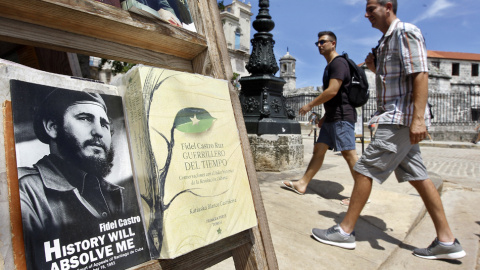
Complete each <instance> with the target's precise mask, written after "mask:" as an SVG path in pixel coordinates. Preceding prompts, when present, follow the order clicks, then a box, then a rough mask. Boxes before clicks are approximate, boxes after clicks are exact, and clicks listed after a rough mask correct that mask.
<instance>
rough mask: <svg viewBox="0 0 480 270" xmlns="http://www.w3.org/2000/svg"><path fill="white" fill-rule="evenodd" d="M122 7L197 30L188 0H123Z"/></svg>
mask: <svg viewBox="0 0 480 270" xmlns="http://www.w3.org/2000/svg"><path fill="white" fill-rule="evenodd" d="M122 8H123V9H125V10H128V11H131V12H134V13H137V14H140V15H142V16H146V17H149V18H154V19H160V20H162V21H164V22H168V23H170V24H172V25H175V26H178V27H182V28H185V29H188V30H190V31H193V32H197V30H196V28H195V24H194V23H193V19H192V16H191V14H190V9H189V7H188V3H187V1H186V0H123V1H122Z"/></svg>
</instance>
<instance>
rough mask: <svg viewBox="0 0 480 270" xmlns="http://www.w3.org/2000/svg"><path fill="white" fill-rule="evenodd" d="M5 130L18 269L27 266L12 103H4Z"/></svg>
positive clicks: (13, 237)
mask: <svg viewBox="0 0 480 270" xmlns="http://www.w3.org/2000/svg"><path fill="white" fill-rule="evenodd" d="M3 132H4V144H5V165H6V168H7V183H8V205H9V210H10V229H11V230H12V249H13V251H12V254H13V262H14V264H15V268H16V269H17V270H23V269H26V268H27V265H26V261H25V248H24V243H23V229H22V228H23V225H22V214H21V211H20V193H19V192H18V171H17V160H16V155H15V139H14V134H13V117H12V103H11V102H10V101H5V102H4V104H3Z"/></svg>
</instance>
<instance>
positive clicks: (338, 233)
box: [312, 0, 466, 259]
mask: <svg viewBox="0 0 480 270" xmlns="http://www.w3.org/2000/svg"><path fill="white" fill-rule="evenodd" d="M396 11H397V0H367V6H366V13H365V17H366V18H367V19H368V20H369V21H370V23H371V24H372V27H374V28H377V29H379V30H380V31H381V32H382V33H383V37H382V38H381V39H380V41H379V43H378V46H377V48H375V49H373V50H372V53H370V54H369V55H368V56H367V58H366V59H365V63H366V64H367V67H368V68H369V69H370V70H371V71H372V72H374V73H375V74H376V79H375V80H376V81H375V83H376V93H377V108H378V110H377V112H376V113H375V115H374V116H373V117H372V120H371V122H370V123H375V124H376V125H378V129H377V132H376V133H375V137H374V138H373V140H372V142H371V143H370V145H369V146H368V148H367V149H366V150H365V152H364V154H363V155H362V157H361V158H360V159H359V160H358V162H357V163H356V164H355V167H354V170H355V174H354V178H355V185H354V188H353V191H352V196H351V200H350V205H349V207H348V211H347V214H346V215H345V217H344V219H343V221H342V222H341V223H340V224H338V225H335V226H333V227H331V228H329V229H327V230H320V229H316V228H314V229H313V230H312V235H313V236H314V238H315V239H317V240H318V241H320V242H322V243H326V244H330V245H334V246H339V247H343V248H347V249H354V248H355V233H354V231H353V229H354V227H355V224H356V222H357V220H358V218H359V216H360V213H361V211H362V209H363V207H364V206H365V203H366V202H367V199H368V197H369V196H370V192H371V190H372V182H373V180H375V181H377V182H378V183H380V184H381V183H383V182H384V181H385V180H386V179H387V178H388V177H389V176H390V175H391V173H392V172H395V176H396V177H397V180H398V182H406V181H408V182H409V183H410V184H411V185H412V186H413V187H415V189H416V190H417V191H418V193H419V194H420V196H421V197H422V199H423V201H424V203H425V207H426V209H427V211H428V213H429V214H430V216H431V217H432V221H433V223H434V225H435V229H436V231H437V238H435V240H434V241H433V242H432V244H431V245H430V246H429V247H427V248H423V249H418V248H417V249H415V250H414V251H413V254H414V255H416V256H418V257H421V258H425V259H459V258H462V257H464V256H465V255H466V253H465V251H464V250H463V249H462V246H461V245H460V243H459V242H458V240H457V239H456V238H455V237H454V236H453V233H452V231H451V230H450V227H449V225H448V222H447V219H446V216H445V211H444V209H443V204H442V201H441V198H440V195H439V193H438V191H437V189H436V188H435V185H434V184H433V182H432V181H431V180H430V179H429V177H428V174H427V169H426V168H425V165H424V164H423V161H422V157H421V153H420V147H419V146H418V143H419V142H420V141H421V140H423V139H424V138H425V137H426V136H427V125H429V124H430V114H429V111H428V108H427V98H428V66H427V49H426V47H425V40H424V38H423V36H422V33H421V32H420V30H419V29H418V28H417V27H416V26H414V25H412V24H409V23H404V22H401V21H400V20H399V19H398V18H397V16H396Z"/></svg>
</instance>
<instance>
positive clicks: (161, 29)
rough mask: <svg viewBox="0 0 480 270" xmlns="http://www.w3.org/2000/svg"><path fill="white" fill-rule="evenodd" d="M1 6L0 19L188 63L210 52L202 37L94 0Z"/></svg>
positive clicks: (33, 0)
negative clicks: (152, 52) (98, 40)
mask: <svg viewBox="0 0 480 270" xmlns="http://www.w3.org/2000/svg"><path fill="white" fill-rule="evenodd" d="M0 6H2V8H1V9H0V17H5V18H9V19H14V20H17V21H22V22H28V23H31V24H36V25H41V26H45V27H48V28H53V29H57V30H64V31H68V32H71V33H76V34H79V35H82V36H88V37H92V38H99V39H102V40H107V41H111V42H114V43H119V44H124V45H129V46H132V47H141V48H143V49H147V50H150V51H154V52H161V53H163V54H168V55H173V56H177V57H180V58H183V59H187V60H192V59H193V58H195V57H196V56H197V55H198V54H200V53H201V52H203V51H204V50H205V49H206V40H205V38H204V37H202V36H201V35H200V34H197V33H194V32H192V31H189V30H186V29H183V28H179V27H175V26H172V25H170V24H168V23H165V22H162V21H160V20H153V19H149V18H145V17H142V16H140V15H137V14H134V13H130V12H128V11H125V10H122V9H119V8H116V7H114V6H110V5H106V4H103V3H101V2H97V1H94V0H15V1H9V0H0ZM10 27H12V28H15V26H14V25H11V26H10Z"/></svg>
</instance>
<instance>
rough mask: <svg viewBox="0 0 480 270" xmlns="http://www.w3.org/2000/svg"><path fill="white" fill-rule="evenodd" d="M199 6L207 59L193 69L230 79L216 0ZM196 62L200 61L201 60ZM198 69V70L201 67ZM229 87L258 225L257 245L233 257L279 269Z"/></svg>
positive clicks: (239, 114) (239, 262)
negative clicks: (206, 68) (200, 68)
mask: <svg viewBox="0 0 480 270" xmlns="http://www.w3.org/2000/svg"><path fill="white" fill-rule="evenodd" d="M198 6H199V13H200V14H202V15H203V21H202V22H203V24H201V25H200V26H202V27H204V29H205V30H204V31H205V33H203V34H204V35H205V37H206V38H207V45H208V50H207V51H208V56H207V57H206V59H205V58H201V57H202V56H199V57H198V58H197V59H195V60H194V61H193V63H194V70H195V69H196V68H198V66H201V63H202V62H203V64H210V65H211V69H212V72H211V73H212V76H214V77H216V78H221V79H226V80H229V81H230V79H231V78H232V76H233V71H232V67H231V63H230V59H229V56H228V50H227V43H226V40H225V35H224V33H223V27H222V24H221V20H220V13H219V12H218V7H217V2H216V1H214V0H207V1H206V2H203V1H201V2H199V3H198ZM210 59H211V60H210ZM196 61H198V63H197V62H196ZM206 62H207V63H206ZM203 69H204V70H205V67H203ZM195 71H196V72H198V71H200V70H195ZM206 75H209V74H206ZM229 88H230V97H231V100H232V106H233V110H234V114H235V120H236V122H237V128H238V130H239V134H240V140H241V143H242V150H243V154H244V159H245V165H246V167H247V173H248V177H249V181H250V188H251V190H252V196H253V201H254V205H255V210H256V214H257V219H258V228H253V229H251V230H250V232H251V233H252V237H253V238H254V240H253V243H254V245H253V246H252V247H251V250H248V252H247V251H246V250H237V251H236V252H234V255H236V256H234V261H235V263H236V265H237V267H247V269H251V268H248V267H253V269H278V263H277V259H276V255H275V250H274V247H273V242H272V239H271V235H270V229H269V227H268V220H267V215H266V211H265V207H264V205H263V200H262V197H261V192H260V187H259V185H258V179H257V174H256V170H255V164H254V162H253V155H252V152H251V148H250V143H249V140H248V135H247V130H246V127H245V121H244V119H243V113H242V108H241V105H240V100H239V98H238V95H237V92H236V91H235V90H234V89H233V86H232V85H231V84H229Z"/></svg>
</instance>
